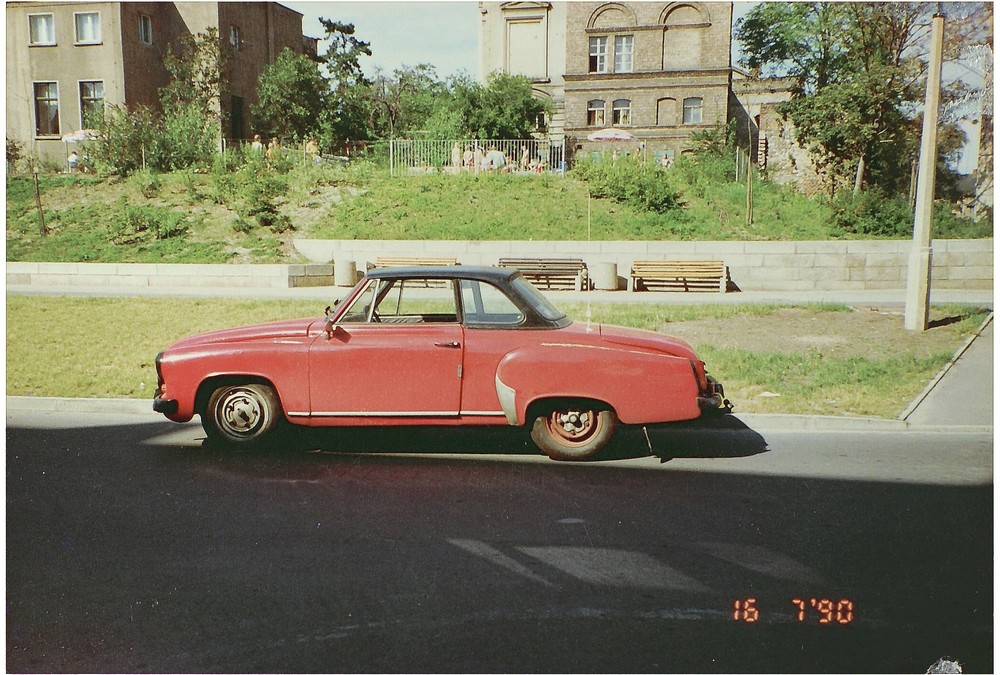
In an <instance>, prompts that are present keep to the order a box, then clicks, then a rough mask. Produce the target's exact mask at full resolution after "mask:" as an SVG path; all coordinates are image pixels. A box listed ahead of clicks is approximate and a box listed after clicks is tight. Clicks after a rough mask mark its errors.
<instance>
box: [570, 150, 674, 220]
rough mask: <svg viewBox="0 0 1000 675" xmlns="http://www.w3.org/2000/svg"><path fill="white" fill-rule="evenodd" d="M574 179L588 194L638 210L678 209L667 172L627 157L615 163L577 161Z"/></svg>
mask: <svg viewBox="0 0 1000 675" xmlns="http://www.w3.org/2000/svg"><path fill="white" fill-rule="evenodd" d="M573 173H574V175H575V176H577V177H579V178H580V179H581V180H583V181H586V183H587V188H588V189H589V190H590V194H591V195H592V196H594V197H597V198H598V199H613V200H615V201H617V202H620V203H623V204H628V205H629V206H631V207H632V208H634V209H636V210H639V211H651V212H653V213H666V212H668V211H670V210H672V209H677V208H679V207H680V206H681V199H680V195H679V194H678V193H677V192H676V191H675V190H673V189H671V186H670V180H669V175H668V172H667V171H666V170H664V169H662V168H661V167H658V166H655V165H654V164H651V163H648V162H641V161H638V160H636V159H634V158H632V157H630V156H625V157H621V158H618V159H617V160H615V161H603V162H593V161H590V160H588V159H585V160H583V161H580V162H577V165H576V166H575V167H574V168H573Z"/></svg>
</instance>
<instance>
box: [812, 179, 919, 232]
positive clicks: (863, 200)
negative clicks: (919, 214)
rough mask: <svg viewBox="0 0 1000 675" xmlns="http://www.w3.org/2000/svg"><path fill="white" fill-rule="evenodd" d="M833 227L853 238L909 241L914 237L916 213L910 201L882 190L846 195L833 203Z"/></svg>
mask: <svg viewBox="0 0 1000 675" xmlns="http://www.w3.org/2000/svg"><path fill="white" fill-rule="evenodd" d="M831 205H832V207H833V224H834V226H835V227H837V228H840V229H842V230H843V231H844V232H845V233H847V234H849V235H868V236H878V237H894V238H899V239H902V238H906V237H910V236H913V211H912V210H911V209H910V205H909V204H908V203H907V201H906V199H904V198H902V197H888V196H886V194H885V193H884V192H882V191H881V190H864V191H862V192H860V193H859V194H857V195H853V194H850V193H843V194H840V195H838V196H837V197H836V198H834V199H833V200H832V202H831Z"/></svg>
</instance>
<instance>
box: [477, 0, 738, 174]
mask: <svg viewBox="0 0 1000 675" xmlns="http://www.w3.org/2000/svg"><path fill="white" fill-rule="evenodd" d="M479 4H480V14H481V22H480V68H479V71H480V77H481V78H483V79H485V77H486V76H487V75H488V74H489V73H490V72H492V71H494V70H503V71H506V72H510V73H514V74H523V75H527V76H528V77H529V78H530V79H532V81H533V83H534V86H535V89H536V91H537V92H538V93H539V96H545V97H549V98H551V99H552V101H553V104H554V114H553V120H552V123H551V124H550V125H549V133H550V134H551V135H552V136H553V140H564V141H565V142H566V144H567V146H568V149H569V150H570V151H571V152H574V151H575V153H576V154H580V153H588V152H591V151H599V150H604V149H606V148H607V145H606V144H601V143H595V142H591V141H588V140H587V135H588V134H589V133H591V132H593V131H595V130H599V129H603V128H605V127H612V126H614V127H622V128H624V129H626V130H627V131H628V132H629V133H631V134H632V135H633V136H635V137H636V139H638V140H637V143H636V144H635V145H636V146H638V145H639V143H642V147H643V149H644V151H645V152H646V153H647V155H648V156H653V157H658V156H662V155H664V154H666V155H669V156H673V155H676V154H677V153H680V152H683V151H684V150H685V149H686V148H687V147H688V145H689V138H690V136H691V134H692V133H693V132H694V131H697V130H699V129H707V128H711V127H713V126H715V125H716V124H725V123H726V122H727V121H728V120H729V119H730V117H731V113H732V111H731V104H732V103H733V102H735V101H731V99H732V98H733V96H732V87H731V83H732V78H733V69H732V65H731V59H730V48H731V43H732V3H728V2H686V1H685V2H567V3H554V2H553V3H548V2H532V3H524V2H480V3H479ZM560 66H562V67H563V69H562V70H560V69H559V68H560ZM622 147H623V149H625V148H626V146H624V145H623V146H622Z"/></svg>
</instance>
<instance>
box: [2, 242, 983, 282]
mask: <svg viewBox="0 0 1000 675" xmlns="http://www.w3.org/2000/svg"><path fill="white" fill-rule="evenodd" d="M295 245H296V248H297V249H298V250H299V252H300V253H302V254H303V255H305V256H306V257H307V258H309V259H310V260H313V261H316V263H317V264H308V265H166V264H164V265H158V264H133V265H129V264H107V263H7V285H8V286H26V285H35V286H74V285H76V286H107V287H109V288H112V287H119V288H141V287H147V288H158V289H170V288H178V287H182V288H211V287H217V288H218V287H223V288H291V287H297V286H316V285H332V284H333V270H334V268H335V263H336V262H338V261H339V262H341V263H354V265H355V266H356V267H357V269H358V270H364V269H365V266H366V264H367V263H374V262H375V260H376V258H378V257H379V256H420V255H428V256H454V257H455V258H456V259H457V260H458V261H459V263H461V264H463V265H495V264H497V261H498V260H499V259H500V258H501V257H565V258H582V259H583V260H584V261H585V262H586V263H587V264H588V265H589V266H590V267H591V268H592V269H593V268H594V267H595V266H597V265H598V264H600V263H613V264H615V265H616V266H617V272H618V276H619V277H620V281H621V282H622V283H620V286H621V287H622V288H624V283H623V282H624V278H625V277H627V276H628V273H629V270H630V269H631V265H632V262H633V261H635V260H722V261H723V262H725V263H726V264H727V265H728V266H729V270H730V276H731V278H732V283H733V285H734V286H735V287H736V288H739V289H740V290H744V291H810V290H816V291H831V290H833V291H836V290H893V289H901V288H905V287H906V270H907V262H908V261H907V259H908V254H909V250H910V246H911V242H910V241H909V240H906V241H803V242H793V241H789V242H752V241H747V242H741V241H733V242H664V241H656V242H610V241H608V242H551V241H509V242H498V241H356V240H341V241H327V240H323V241H320V240H298V241H296V242H295ZM932 248H933V257H932V277H933V279H932V281H933V286H934V288H936V289H968V290H991V289H992V288H993V240H992V239H974V240H963V239H951V240H944V239H939V240H935V241H934V242H933V244H932ZM331 263H334V264H333V265H331Z"/></svg>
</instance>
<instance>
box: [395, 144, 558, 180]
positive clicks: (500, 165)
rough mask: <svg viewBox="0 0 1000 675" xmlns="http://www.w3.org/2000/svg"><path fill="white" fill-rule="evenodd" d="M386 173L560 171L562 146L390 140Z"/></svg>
mask: <svg viewBox="0 0 1000 675" xmlns="http://www.w3.org/2000/svg"><path fill="white" fill-rule="evenodd" d="M388 146H389V147H388V152H389V173H390V175H393V176H399V175H407V174H418V173H450V174H458V173H473V174H478V173H484V172H487V173H488V172H498V173H522V174H529V173H559V174H561V173H564V172H565V171H566V149H565V146H564V145H563V144H562V142H557V143H554V142H552V141H549V140H534V139H532V140H510V139H496V140H480V139H465V140H391V141H389V142H388Z"/></svg>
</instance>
